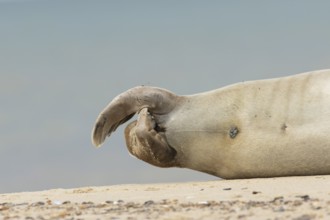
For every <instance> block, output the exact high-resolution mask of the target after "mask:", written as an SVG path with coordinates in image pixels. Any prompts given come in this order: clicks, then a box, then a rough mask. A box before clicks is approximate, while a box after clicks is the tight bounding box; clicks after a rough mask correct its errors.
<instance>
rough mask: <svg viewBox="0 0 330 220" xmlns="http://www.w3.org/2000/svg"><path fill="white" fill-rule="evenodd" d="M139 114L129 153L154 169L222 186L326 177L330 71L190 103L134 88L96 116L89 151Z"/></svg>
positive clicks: (239, 87)
mask: <svg viewBox="0 0 330 220" xmlns="http://www.w3.org/2000/svg"><path fill="white" fill-rule="evenodd" d="M136 113H137V114H138V118H137V120H136V121H133V122H131V123H130V124H129V125H128V126H127V127H126V129H125V139H126V145H127V148H128V150H129V152H130V153H131V154H132V155H134V156H135V157H137V158H139V159H141V160H143V161H145V162H147V163H150V164H152V165H155V166H158V167H183V168H190V169H193V170H198V171H201V172H205V173H209V174H212V175H215V176H218V177H221V178H225V179H234V178H256V177H277V176H294V175H322V174H330V70H321V71H314V72H308V73H302V74H298V75H293V76H288V77H283V78H276V79H269V80H258V81H250V82H241V83H237V84H233V85H230V86H226V87H223V88H220V89H216V90H212V91H208V92H205V93H199V94H195V95H188V96H180V95H176V94H174V93H172V92H170V91H167V90H165V89H161V88H156V87H148V86H140V87H135V88H132V89H130V90H128V91H126V92H124V93H122V94H120V95H118V96H117V97H115V98H114V99H113V100H112V101H111V102H110V104H109V105H108V106H107V107H106V108H105V109H104V110H103V111H102V112H101V113H100V115H99V116H98V118H97V120H96V123H95V126H94V129H93V132H92V142H93V144H94V145H95V146H100V145H101V144H102V143H103V142H104V140H105V138H106V137H107V136H110V135H111V133H112V132H114V131H115V130H116V128H117V127H118V126H119V125H121V124H123V123H124V122H126V121H128V120H129V119H130V118H132V117H133V115H134V114H136Z"/></svg>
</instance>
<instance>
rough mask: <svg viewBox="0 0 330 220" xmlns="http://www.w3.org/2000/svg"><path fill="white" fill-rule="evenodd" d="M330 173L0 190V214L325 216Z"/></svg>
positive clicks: (53, 216) (59, 216)
mask: <svg viewBox="0 0 330 220" xmlns="http://www.w3.org/2000/svg"><path fill="white" fill-rule="evenodd" d="M327 218H330V176H310V177H281V178H267V179H242V180H218V181H208V182H188V183H169V184H136V185H114V186H104V187H83V188H76V189H52V190H45V191H39V192H22V193H9V194H0V219H180V220H183V219H296V220H308V219H327Z"/></svg>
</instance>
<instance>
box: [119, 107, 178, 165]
mask: <svg viewBox="0 0 330 220" xmlns="http://www.w3.org/2000/svg"><path fill="white" fill-rule="evenodd" d="M156 126H157V125H156V122H155V120H154V118H153V117H152V116H151V114H150V113H149V112H148V109H146V108H144V109H142V110H141V111H140V112H139V118H138V120H137V121H134V122H132V123H130V124H129V125H128V126H127V127H126V129H125V139H126V146H127V148H128V150H129V152H130V153H131V154H132V155H134V156H135V157H137V158H139V159H141V160H143V161H145V162H147V163H150V164H153V165H155V166H158V167H172V166H174V163H175V160H174V158H175V155H176V150H175V149H174V148H172V147H171V146H170V145H169V144H168V143H167V140H166V137H165V134H164V132H158V131H156V130H155V128H156Z"/></svg>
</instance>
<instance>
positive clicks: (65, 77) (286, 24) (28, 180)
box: [0, 0, 330, 193]
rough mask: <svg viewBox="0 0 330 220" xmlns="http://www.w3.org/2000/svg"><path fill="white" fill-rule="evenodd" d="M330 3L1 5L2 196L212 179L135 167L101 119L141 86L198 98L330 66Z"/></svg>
mask: <svg viewBox="0 0 330 220" xmlns="http://www.w3.org/2000/svg"><path fill="white" fill-rule="evenodd" d="M329 8H330V1H327V0H324V1H322V0H315V1H310V0H299V1H298V0H292V1H278V0H273V1H260V0H259V1H257V0H249V1H245V0H236V1H221V0H219V1H212V0H204V1H196V0H180V1H177V0H167V1H154V0H139V1H135V0H130V1H129V0H120V1H111V0H0V101H1V104H0V193H7V192H19V191H32V190H44V189H50V188H71V187H83V186H91V185H93V186H101V185H112V184H129V183H157V182H178V181H198V180H214V179H217V178H216V177H213V176H210V175H207V174H202V173H199V172H196V171H191V170H188V169H177V168H169V169H162V168H157V167H153V166H151V165H149V164H146V163H144V162H142V161H140V160H137V159H135V158H133V157H131V156H130V155H129V154H128V151H127V150H126V146H125V141H124V136H123V128H124V126H122V127H120V128H119V129H118V130H117V132H116V133H114V134H113V135H112V137H111V138H110V139H107V141H106V143H105V144H104V145H103V147H102V148H100V149H96V148H94V147H93V146H92V144H91V140H90V137H91V131H92V127H93V124H94V122H95V120H96V117H97V115H98V114H99V112H100V111H101V110H102V109H103V108H104V107H105V106H106V105H107V104H108V103H109V102H110V101H111V100H112V98H114V97H115V96H116V95H118V94H119V93H121V92H123V91H125V90H127V89H129V88H131V87H134V86H137V85H152V86H158V87H163V88H166V89H168V90H171V91H173V92H175V93H177V94H180V95H184V94H193V93H199V92H204V91H208V90H212V89H216V88H219V87H222V86H225V85H228V84H231V83H235V82H241V81H247V80H256V79H265V78H273V77H281V76H286V75H291V74H296V73H300V72H306V71H311V70H318V69H326V68H329V67H330V13H329Z"/></svg>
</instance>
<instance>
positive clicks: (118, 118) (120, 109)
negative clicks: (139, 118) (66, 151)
mask: <svg viewBox="0 0 330 220" xmlns="http://www.w3.org/2000/svg"><path fill="white" fill-rule="evenodd" d="M177 97H178V96H176V95H175V94H173V93H171V92H169V91H167V90H165V89H161V88H156V87H148V86H138V87H135V88H132V89H129V90H127V91H126V92H123V93H122V94H120V95H118V96H117V97H115V98H114V99H113V100H112V101H111V102H110V103H109V104H108V106H107V107H105V108H104V109H103V111H102V112H101V113H100V114H99V116H98V117H97V119H96V122H95V125H94V128H93V131H92V143H93V145H94V146H96V147H99V146H100V145H102V143H103V142H104V140H105V138H106V137H107V136H110V135H111V133H112V132H114V131H115V130H116V129H117V127H118V126H119V125H121V124H123V123H125V122H126V121H128V120H129V119H131V118H132V117H133V116H134V114H135V113H137V112H139V111H140V110H141V109H143V108H148V110H149V111H150V112H151V113H155V114H166V113H168V112H170V111H171V110H172V109H173V108H174V107H175V103H176V99H177Z"/></svg>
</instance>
